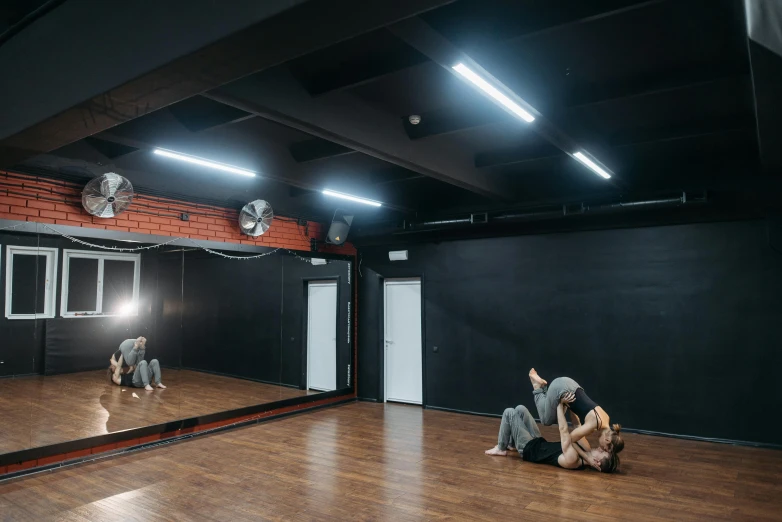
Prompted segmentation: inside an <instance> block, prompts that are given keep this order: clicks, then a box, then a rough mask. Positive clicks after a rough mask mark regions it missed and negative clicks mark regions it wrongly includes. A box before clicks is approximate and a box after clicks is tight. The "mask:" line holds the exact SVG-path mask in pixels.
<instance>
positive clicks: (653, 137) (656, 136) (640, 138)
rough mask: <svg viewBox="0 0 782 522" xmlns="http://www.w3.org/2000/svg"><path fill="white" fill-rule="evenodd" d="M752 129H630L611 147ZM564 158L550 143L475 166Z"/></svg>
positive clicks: (503, 152)
mask: <svg viewBox="0 0 782 522" xmlns="http://www.w3.org/2000/svg"><path fill="white" fill-rule="evenodd" d="M753 126H754V125H753V122H752V121H751V119H749V118H743V119H742V118H737V119H733V120H730V121H723V120H719V121H706V122H700V123H697V122H696V123H694V124H693V123H690V124H686V125H678V126H668V127H659V128H648V129H643V128H642V129H634V130H632V129H631V130H626V131H622V132H617V133H616V134H615V135H614V136H613V137H611V138H610V139H609V140H608V144H609V145H610V146H611V147H612V149H611V150H615V149H621V148H624V147H636V146H641V145H657V144H661V143H668V142H672V141H680V140H689V139H697V138H705V137H709V136H717V135H722V134H726V133H731V132H748V131H751V130H752V129H753ZM564 156H565V154H564V153H563V152H562V151H560V150H558V149H556V148H555V147H553V146H551V145H550V144H548V143H532V144H525V145H523V146H520V147H512V148H504V149H497V150H492V151H485V152H479V153H478V154H476V155H475V166H476V167H478V168H487V167H497V166H501V165H514V164H519V163H527V162H531V161H539V160H544V159H549V158H557V157H564Z"/></svg>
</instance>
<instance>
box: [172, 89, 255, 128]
mask: <svg viewBox="0 0 782 522" xmlns="http://www.w3.org/2000/svg"><path fill="white" fill-rule="evenodd" d="M168 110H169V111H170V112H171V114H173V115H174V117H175V118H176V119H177V120H179V122H180V123H181V124H182V125H184V126H185V127H186V128H187V130H189V131H190V132H201V131H203V130H206V129H214V128H215V127H220V126H222V125H230V124H232V123H239V122H241V121H244V120H248V119H250V118H254V117H255V116H254V115H252V114H250V113H247V112H244V111H240V110H239V109H235V108H233V107H229V106H227V105H223V104H222V103H217V102H214V101H212V100H210V99H208V98H204V97H203V96H193V97H192V98H187V99H186V100H182V101H181V102H179V103H175V104H173V105H171V106H169V107H168Z"/></svg>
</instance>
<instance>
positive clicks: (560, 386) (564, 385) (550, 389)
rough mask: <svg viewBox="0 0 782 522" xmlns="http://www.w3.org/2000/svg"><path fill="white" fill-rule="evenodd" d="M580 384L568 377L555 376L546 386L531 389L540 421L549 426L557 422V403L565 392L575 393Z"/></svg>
mask: <svg viewBox="0 0 782 522" xmlns="http://www.w3.org/2000/svg"><path fill="white" fill-rule="evenodd" d="M580 387H581V386H579V385H578V383H577V382H576V381H574V380H573V379H571V378H570V377H557V378H556V379H554V380H553V381H551V383H550V384H549V385H548V386H544V387H543V388H538V389H537V390H532V396H533V397H534V398H535V407H536V408H537V409H538V416H539V417H540V423H541V424H543V425H544V426H551V425H552V424H556V423H557V404H559V399H561V398H562V396H563V395H565V394H566V393H575V392H576V390H577V389H579V388H580Z"/></svg>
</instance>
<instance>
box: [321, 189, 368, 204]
mask: <svg viewBox="0 0 782 522" xmlns="http://www.w3.org/2000/svg"><path fill="white" fill-rule="evenodd" d="M323 194H325V195H326V196H333V197H335V198H341V199H347V200H348V201H355V202H356V203H363V204H364V205H371V206H373V207H380V206H382V203H380V202H379V201H374V200H372V199H366V198H360V197H358V196H351V195H350V194H344V193H342V192H336V191H334V190H329V189H324V190H323Z"/></svg>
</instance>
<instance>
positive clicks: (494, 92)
mask: <svg viewBox="0 0 782 522" xmlns="http://www.w3.org/2000/svg"><path fill="white" fill-rule="evenodd" d="M453 70H454V71H456V72H458V73H459V74H461V75H462V76H464V77H465V78H467V79H468V80H470V82H472V83H473V84H474V85H475V86H477V87H478V88H479V89H480V90H482V91H483V92H485V93H486V94H488V95H489V96H491V97H492V98H494V99H495V100H497V101H498V102H500V103H501V104H502V106H503V107H505V108H507V109H508V110H510V111H511V112H512V113H513V114H515V115H516V116H518V117H519V118H521V119H522V120H524V121H526V122H527V123H532V122H533V121H535V116H533V115H532V114H530V113H529V112H527V111H525V110H524V109H522V108H521V107H519V105H518V104H517V103H516V102H514V101H513V100H511V99H510V98H508V97H507V96H505V95H504V94H502V93H501V92H500V91H499V90H498V89H497V88H496V87H494V86H493V85H492V84H490V83H489V82H487V81H486V80H484V79H483V78H481V77H480V76H478V75H477V74H475V73H474V72H473V71H472V70H471V69H470V68H469V67H467V66H466V65H464V64H463V63H458V64H456V65H454V66H453Z"/></svg>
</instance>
